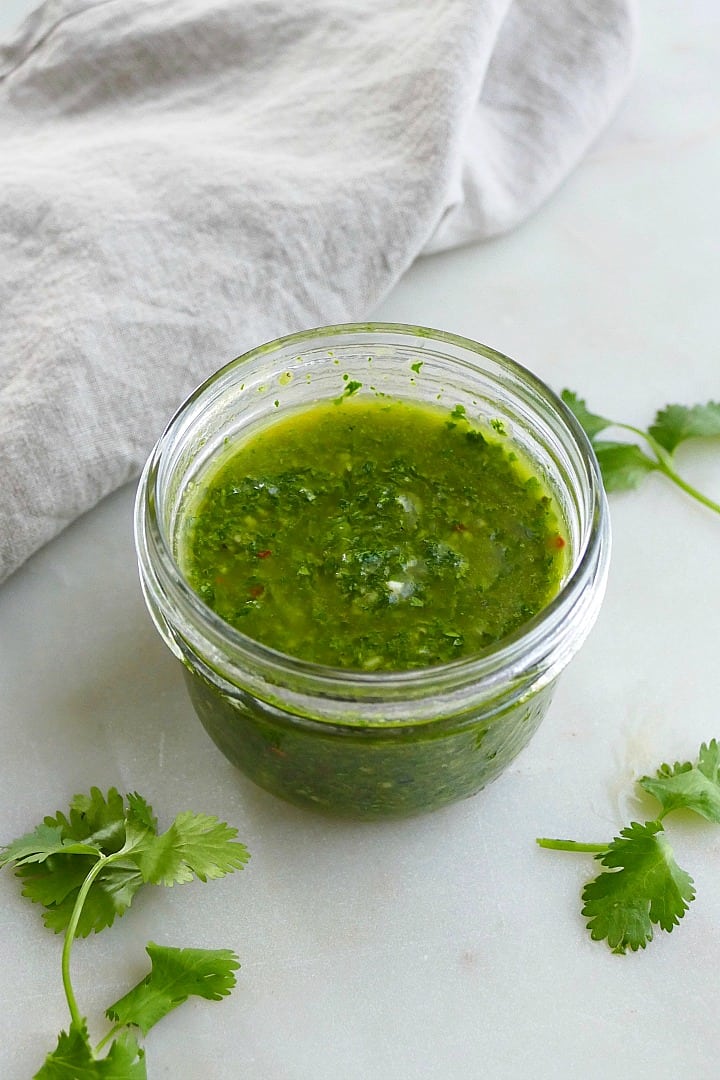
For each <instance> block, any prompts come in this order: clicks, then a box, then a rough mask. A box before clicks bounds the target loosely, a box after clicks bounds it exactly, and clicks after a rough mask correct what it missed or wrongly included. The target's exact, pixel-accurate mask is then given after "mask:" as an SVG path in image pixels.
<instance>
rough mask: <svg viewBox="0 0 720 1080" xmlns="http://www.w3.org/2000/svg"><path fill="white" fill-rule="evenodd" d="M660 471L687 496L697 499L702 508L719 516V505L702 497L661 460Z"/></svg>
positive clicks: (700, 493)
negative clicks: (706, 508) (704, 507)
mask: <svg viewBox="0 0 720 1080" xmlns="http://www.w3.org/2000/svg"><path fill="white" fill-rule="evenodd" d="M660 471H661V472H663V473H665V475H666V476H667V478H668V479H669V480H672V481H673V483H674V484H677V486H678V487H679V488H682V490H683V491H684V492H685V493H686V494H687V495H690V496H691V498H693V499H697V501H698V502H699V503H702V504H703V506H707V507H708V508H709V509H710V510H714V511H715V513H716V514H720V503H716V502H715V501H714V499H710V498H709V497H708V496H707V495H703V493H702V491H698V489H697V488H695V487H693V486H692V484H688V482H687V480H683V478H682V476H678V474H677V473H676V472H675V470H674V469H673V468H672V467H671V466H670V465H666V464H665V463H664V462H663V461H662V460H660Z"/></svg>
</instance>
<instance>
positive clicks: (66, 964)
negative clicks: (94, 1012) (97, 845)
mask: <svg viewBox="0 0 720 1080" xmlns="http://www.w3.org/2000/svg"><path fill="white" fill-rule="evenodd" d="M119 854H120V852H118V853H117V854H115V855H101V856H100V857H99V858H98V861H97V862H96V863H95V865H94V866H93V867H92V869H91V870H90V872H89V873H88V875H87V877H86V878H85V880H84V881H83V883H82V885H81V886H80V890H79V892H78V894H77V899H76V901H75V906H74V908H73V910H72V914H71V916H70V921H69V923H68V925H67V929H66V930H65V940H64V941H63V951H62V981H63V987H64V990H65V998H66V1000H67V1003H68V1008H69V1009H70V1016H71V1017H72V1021H73V1023H74V1024H75V1025H76V1026H77V1027H81V1026H82V1023H83V1017H82V1015H81V1013H80V1010H79V1009H78V1004H77V1000H76V998H75V993H74V991H73V987H72V981H71V979H70V952H71V950H72V946H73V941H74V940H75V934H76V932H77V928H78V923H79V922H80V916H81V914H82V909H83V906H84V904H85V900H86V899H87V895H88V893H89V892H90V888H91V886H92V884H93V882H94V881H95V879H96V878H97V877H98V875H99V874H100V873H102V871H103V869H104V868H105V867H106V866H107V865H108V863H110V862H114V861H115V860H116V859H117V857H118V855H119Z"/></svg>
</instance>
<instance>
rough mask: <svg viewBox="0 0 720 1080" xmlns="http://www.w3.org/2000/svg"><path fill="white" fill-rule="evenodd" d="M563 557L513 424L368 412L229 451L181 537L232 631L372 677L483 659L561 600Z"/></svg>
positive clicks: (348, 406) (435, 412) (206, 478)
mask: <svg viewBox="0 0 720 1080" xmlns="http://www.w3.org/2000/svg"><path fill="white" fill-rule="evenodd" d="M358 388H359V384H358ZM348 389H349V387H348ZM355 390H356V387H355V386H353V387H352V393H353V394H354V392H355ZM564 548H565V541H564V537H563V533H562V527H561V523H560V520H559V517H558V515H557V513H556V510H555V507H554V503H553V500H552V499H551V497H550V495H549V493H548V491H547V490H546V488H545V487H544V485H543V483H542V481H541V480H540V478H539V477H538V476H537V475H535V474H534V473H533V471H532V467H531V466H530V464H529V463H528V462H526V461H525V460H524V459H523V457H522V455H521V453H520V451H519V450H518V448H517V447H516V446H515V445H514V444H513V443H512V441H511V440H510V439H509V438H508V437H507V436H506V435H505V432H504V429H503V428H502V424H499V422H497V423H495V424H493V425H492V427H491V429H489V430H488V431H481V430H479V429H477V428H475V427H473V426H472V423H471V422H470V420H469V419H468V417H467V416H466V413H465V409H464V408H463V407H462V406H456V407H455V408H454V409H453V410H452V411H451V412H449V411H448V410H445V409H441V408H439V407H432V406H425V405H417V404H412V403H409V402H406V401H401V400H389V399H387V398H380V399H371V398H367V397H363V396H353V397H343V399H342V401H341V402H338V401H335V402H326V403H319V404H316V405H313V406H310V407H308V408H305V409H302V410H298V411H296V412H293V413H288V414H287V415H286V416H285V417H280V416H278V417H277V418H274V419H273V420H272V422H270V423H268V424H267V425H266V426H265V427H263V428H262V429H259V430H258V431H257V432H256V433H255V434H252V435H250V436H248V437H246V438H243V439H240V440H238V441H237V442H236V443H231V444H230V445H229V446H228V447H227V448H225V450H224V451H223V453H222V454H221V455H219V456H218V457H216V458H214V459H212V460H211V461H210V462H209V464H208V465H207V466H206V468H205V470H204V472H203V473H201V475H200V476H199V478H198V479H197V481H196V482H195V483H194V485H193V486H192V489H191V490H189V492H188V494H187V496H186V498H185V501H184V504H183V507H182V509H181V514H180V520H179V526H178V530H177V553H178V558H179V561H180V565H181V567H182V569H183V573H184V574H185V575H186V577H187V580H188V581H189V583H190V584H191V586H192V587H193V588H194V589H195V590H196V592H197V593H198V594H199V595H200V596H201V597H202V598H203V600H204V601H205V603H206V604H207V605H208V606H209V607H211V608H212V609H213V610H214V611H216V612H217V614H218V615H219V616H220V617H221V618H223V619H224V620H226V621H227V622H228V623H230V624H232V625H233V626H235V627H237V628H238V629H240V630H242V631H243V633H245V634H247V635H248V636H249V637H251V638H254V639H255V640H257V641H260V642H263V643H264V644H265V645H268V646H271V647H272V648H274V649H277V650H279V651H281V652H283V653H286V654H289V655H291V656H295V657H298V658H301V659H305V660H309V661H313V662H315V663H321V664H328V665H331V666H334V667H340V668H347V669H353V670H360V671H362V670H364V671H380V670H392V671H402V670H408V669H413V668H418V667H428V666H432V665H436V664H442V663H446V662H448V661H451V660H455V659H458V658H461V657H468V656H473V655H477V654H479V653H482V652H483V651H485V650H486V649H487V648H488V647H490V646H493V645H494V644H496V643H497V642H498V641H500V640H501V639H502V638H504V637H506V636H507V635H508V634H510V633H512V632H513V631H514V630H516V629H517V628H518V627H520V626H521V625H522V624H523V623H524V622H527V620H528V619H530V618H531V617H532V616H533V615H535V614H536V613H537V612H538V611H540V610H541V609H542V608H543V607H544V606H545V605H546V604H547V603H548V602H549V601H550V600H551V599H552V598H553V596H554V595H555V594H556V593H557V591H558V589H559V586H560V582H561V580H562V576H563V573H564V570H565V552H564V550H563V549H564Z"/></svg>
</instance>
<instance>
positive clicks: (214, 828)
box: [131, 811, 250, 885]
mask: <svg viewBox="0 0 720 1080" xmlns="http://www.w3.org/2000/svg"><path fill="white" fill-rule="evenodd" d="M236 836H237V829H234V828H231V827H230V826H229V825H226V824H225V823H224V822H222V821H219V820H218V819H217V818H216V817H211V816H209V815H208V814H193V813H192V812H191V811H188V812H186V813H183V814H178V816H177V817H176V818H175V821H174V822H173V824H172V825H171V826H170V828H169V829H168V830H167V832H165V833H162V834H161V835H160V836H156V837H153V838H152V839H151V840H149V841H148V842H147V843H146V844H145V845H144V846H142V847H140V849H139V850H138V851H134V852H132V853H131V857H132V858H133V860H134V861H135V862H136V863H137V865H138V867H139V868H140V871H141V873H142V875H143V878H144V879H145V881H147V882H150V883H152V884H154V885H174V884H176V883H184V882H187V881H192V879H193V877H198V878H200V880H201V881H207V880H208V879H209V878H219V877H224V875H225V874H229V873H232V871H233V870H239V869H241V868H242V867H243V866H244V865H245V863H246V862H247V861H248V859H249V857H250V856H249V854H248V851H247V848H246V847H245V845H244V844H241V843H239V842H238V841H236V840H235V837H236Z"/></svg>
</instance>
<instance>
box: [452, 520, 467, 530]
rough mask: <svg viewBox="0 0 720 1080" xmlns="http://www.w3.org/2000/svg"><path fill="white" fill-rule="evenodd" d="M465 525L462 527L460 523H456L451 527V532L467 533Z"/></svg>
mask: <svg viewBox="0 0 720 1080" xmlns="http://www.w3.org/2000/svg"><path fill="white" fill-rule="evenodd" d="M467 530H468V527H467V525H463V523H462V521H456V522H455V524H454V525H453V527H452V531H453V532H467Z"/></svg>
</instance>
